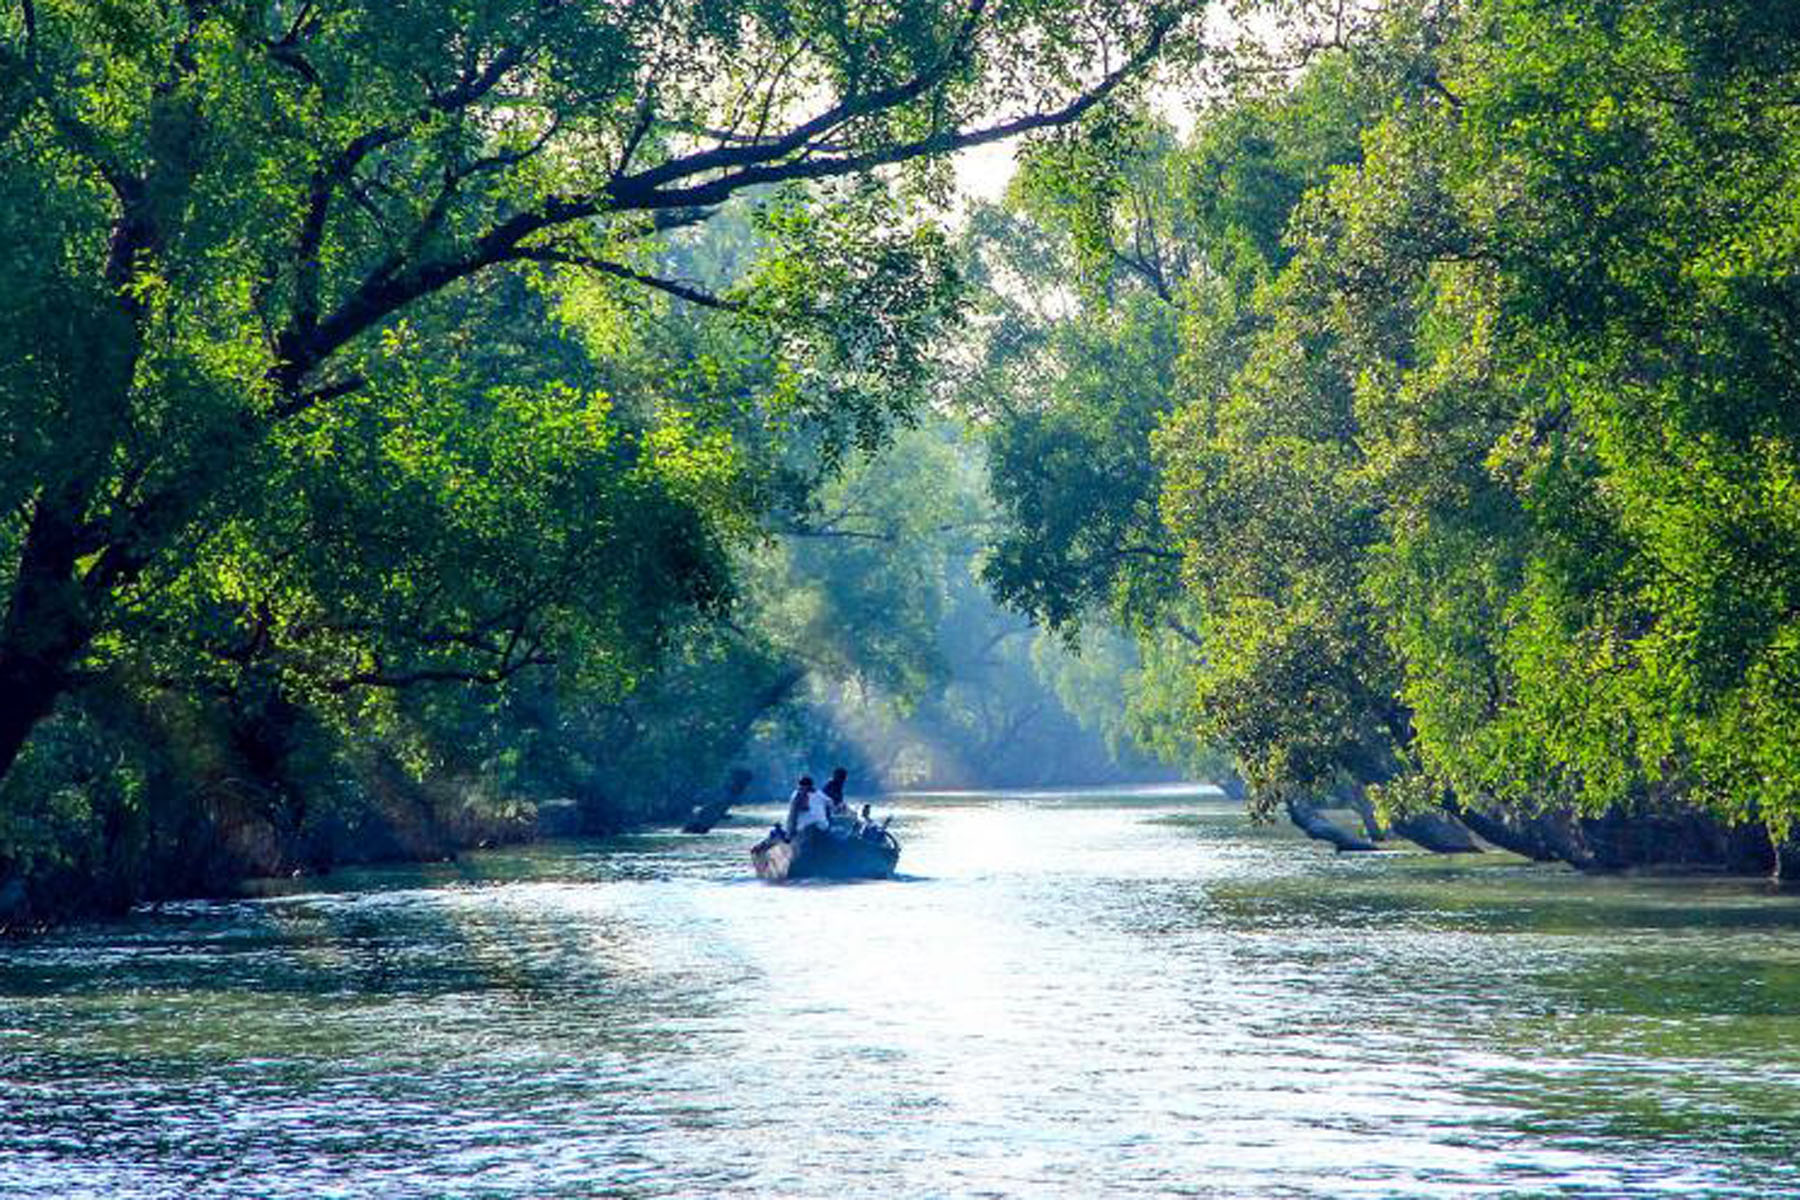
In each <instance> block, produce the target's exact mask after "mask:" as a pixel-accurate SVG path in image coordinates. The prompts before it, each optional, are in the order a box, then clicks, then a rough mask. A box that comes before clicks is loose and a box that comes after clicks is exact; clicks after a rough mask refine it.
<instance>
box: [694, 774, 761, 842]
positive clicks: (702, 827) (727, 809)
mask: <svg viewBox="0 0 1800 1200" xmlns="http://www.w3.org/2000/svg"><path fill="white" fill-rule="evenodd" d="M752 778H754V776H752V775H751V774H750V772H748V771H746V770H745V769H744V768H742V767H733V768H732V769H731V777H730V779H729V781H728V782H727V783H726V784H725V794H724V795H723V796H721V797H720V798H719V799H717V800H712V801H708V802H707V803H705V804H696V805H694V811H693V812H691V813H689V814H688V819H687V823H686V824H685V825H683V826H682V827H681V832H683V833H711V832H712V827H713V826H714V825H717V824H718V823H719V822H720V821H723V820H724V819H725V818H726V817H727V816H729V815H730V814H731V806H732V805H733V804H736V803H737V802H738V801H739V800H742V799H743V798H744V793H745V792H747V791H749V790H750V780H751V779H752Z"/></svg>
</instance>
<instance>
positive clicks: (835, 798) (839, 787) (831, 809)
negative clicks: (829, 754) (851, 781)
mask: <svg viewBox="0 0 1800 1200" xmlns="http://www.w3.org/2000/svg"><path fill="white" fill-rule="evenodd" d="M848 778H850V772H848V771H846V770H844V768H842V767H833V768H832V769H831V778H830V779H827V780H826V781H825V786H824V787H822V788H820V789H819V790H820V791H822V792H824V793H825V801H826V804H825V815H826V816H828V817H833V818H836V817H847V816H849V815H850V807H849V805H847V804H845V803H844V781H845V780H846V779H848Z"/></svg>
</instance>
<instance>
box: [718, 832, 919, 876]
mask: <svg viewBox="0 0 1800 1200" xmlns="http://www.w3.org/2000/svg"><path fill="white" fill-rule="evenodd" d="M869 830H873V832H872V833H871V832H869ZM877 835H879V836H877ZM750 861H751V862H752V863H754V864H755V865H756V874H757V876H758V877H759V878H761V879H765V880H767V881H768V882H770V883H781V882H783V881H785V880H789V879H886V878H887V877H888V876H890V875H892V874H893V873H894V865H895V864H896V863H898V862H899V861H900V843H899V842H898V841H896V840H895V839H894V835H893V834H891V833H889V832H888V831H887V829H886V827H884V826H878V825H877V826H867V827H865V829H864V830H863V831H861V832H858V831H855V830H848V829H846V830H844V831H843V832H841V833H827V832H826V831H825V830H823V829H818V828H812V829H802V830H801V831H800V836H799V837H798V838H797V839H795V840H794V841H791V842H790V841H788V840H787V839H786V838H779V837H775V836H773V835H771V836H769V837H766V838H764V839H763V840H762V841H760V842H758V843H757V844H756V845H755V846H754V847H752V849H751V851H750Z"/></svg>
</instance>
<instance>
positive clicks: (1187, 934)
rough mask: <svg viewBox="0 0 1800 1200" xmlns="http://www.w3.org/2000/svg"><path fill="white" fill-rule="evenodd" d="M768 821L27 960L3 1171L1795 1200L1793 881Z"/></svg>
mask: <svg viewBox="0 0 1800 1200" xmlns="http://www.w3.org/2000/svg"><path fill="white" fill-rule="evenodd" d="M772 811H773V810H754V809H753V810H749V814H748V816H746V817H745V818H744V819H743V820H741V821H740V822H738V823H735V824H733V825H729V826H726V827H724V828H722V829H720V830H719V831H717V832H715V833H714V834H712V835H709V836H706V837H702V838H683V837H680V836H677V835H668V836H661V835H658V836H648V837H634V838H625V839H617V840H615V841H613V842H609V843H583V844H569V845H561V846H542V847H535V848H530V849H525V850H517V851H506V852H496V853H492V854H487V855H480V856H472V857H471V858H470V859H468V860H466V861H465V862H463V863H461V864H457V865H454V866H450V867H437V868H412V869H393V870H386V871H375V872H364V873H362V874H361V875H357V876H349V877H346V878H345V879H343V880H339V881H334V886H335V887H338V888H342V889H344V890H335V891H312V892H307V893H304V894H296V895H291V896H287V897H283V898H278V899H271V900H266V901H256V902H237V903H221V904H187V905H178V906H170V907H168V908H166V909H165V910H163V911H161V912H157V913H147V914H141V915H139V916H136V917H134V918H132V919H131V920H129V921H125V922H121V923H117V924H112V925H104V926H94V927H89V928H85V929H79V930H71V931H65V932H63V933H59V934H57V935H55V936H52V937H49V938H45V939H42V940H40V941H36V942H30V943H21V944H15V945H11V946H6V947H4V948H0V1079H3V1080H4V1084H5V1086H4V1089H0V1195H3V1196H46V1197H48V1196H59V1197H60V1196H70V1195H81V1194H94V1195H108V1196H190V1195H192V1196H218V1197H225V1196H231V1197H273V1196H295V1197H299V1196H319V1195H331V1196H396V1195H398V1196H498V1195H519V1196H524V1195H546V1194H559V1195H617V1196H643V1197H650V1196H723V1195H733V1196H750V1195H756V1196H829V1197H833V1198H834V1200H836V1198H842V1197H852V1196H1031V1197H1037V1196H1069V1197H1091V1196H1096V1195H1102V1194H1104V1195H1107V1196H1153V1195H1154V1196H1165V1195H1168V1196H1173V1195H1182V1196H1217V1197H1251V1196H1268V1197H1274V1196H1351V1195H1356V1196H1362V1195H1367V1196H1446V1197H1450V1196H1457V1197H1460V1196H1474V1195H1514V1196H1517V1195H1580V1196H1601V1195H1604V1196H1650V1195H1669V1194H1680V1195H1696V1194H1708V1195H1716V1196H1742V1197H1753V1196H1755V1197H1760V1196H1768V1197H1774V1196H1791V1195H1794V1194H1796V1193H1800V1169H1797V1168H1796V1167H1795V1165H1794V1159H1795V1151H1796V1149H1797V1148H1800V1147H1797V1140H1800V1138H1797V1134H1800V1021H1797V1020H1796V1018H1797V1017H1800V937H1796V934H1797V933H1800V904H1797V903H1796V902H1795V901H1793V900H1791V899H1784V898H1778V897H1772V896H1767V895H1765V894H1763V893H1761V892H1760V891H1759V890H1758V889H1757V888H1756V887H1755V886H1754V885H1750V884H1744V883H1732V882H1713V883H1694V882H1672V881H1631V880H1619V879H1612V880H1595V879H1583V878H1578V877H1574V876H1571V875H1565V874H1561V873H1554V872H1549V871H1545V870H1543V869H1540V868H1534V867H1524V866H1519V865H1514V864H1510V863H1495V862H1481V863H1453V864H1446V863H1443V862H1441V861H1439V860H1428V859H1425V858H1422V857H1413V856H1396V855H1381V856H1376V857H1373V858H1361V859H1351V858H1345V859H1338V858H1333V857H1331V856H1329V855H1328V854H1325V853H1323V852H1321V851H1320V850H1319V849H1318V848H1317V847H1316V846H1313V845H1310V844H1304V843H1301V842H1298V841H1296V840H1295V839H1294V838H1293V837H1292V836H1290V835H1289V834H1288V833H1287V832H1286V831H1282V830H1269V829H1259V828H1255V827H1252V826H1250V825H1248V824H1247V823H1246V822H1245V821H1244V820H1243V818H1242V817H1241V816H1239V815H1238V814H1237V813H1235V812H1234V811H1233V810H1231V809H1230V808H1229V806H1227V805H1225V804H1224V802H1223V801H1221V800H1218V799H1217V798H1216V797H1197V796H1195V795H1193V794H1191V793H1190V794H1186V795H1183V794H1179V793H1172V792H1167V791H1164V792H1160V793H1156V794H1136V795H1114V796H1094V795H1086V796H1083V795H1077V794H1070V793H1057V794H1024V793H1010V794H1005V793H998V794H989V795H961V796H949V795H945V796H933V797H913V798H906V799H902V800H901V802H900V803H899V805H898V811H899V813H900V814H901V815H900V817H899V819H898V821H897V823H896V828H897V829H898V831H899V832H900V835H901V837H902V838H903V839H904V840H905V843H906V853H905V856H904V857H903V859H902V862H901V866H902V869H903V871H904V872H905V873H906V874H905V878H903V879H901V880H897V881H894V882H888V883H875V884H855V885H837V886H830V885H807V886H791V887H766V886H763V885H760V884H757V883H755V882H754V881H753V880H752V879H751V878H750V875H749V871H748V865H747V862H746V859H745V848H746V846H747V844H748V843H749V842H750V841H751V840H753V839H754V837H755V836H756V834H757V831H758V829H759V828H760V826H761V825H762V824H764V823H766V821H767V819H768V818H769V816H770V814H771V813H772Z"/></svg>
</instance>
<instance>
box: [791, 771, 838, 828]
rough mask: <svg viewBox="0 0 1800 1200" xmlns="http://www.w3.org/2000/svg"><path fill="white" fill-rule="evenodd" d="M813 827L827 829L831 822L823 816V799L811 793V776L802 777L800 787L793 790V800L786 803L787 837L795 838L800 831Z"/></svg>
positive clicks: (813, 792)
mask: <svg viewBox="0 0 1800 1200" xmlns="http://www.w3.org/2000/svg"><path fill="white" fill-rule="evenodd" d="M813 825H817V826H818V827H819V828H821V829H829V828H830V827H831V820H830V818H828V817H827V816H826V815H825V802H824V798H823V797H821V796H820V795H819V793H817V792H815V791H813V781H812V776H811V775H802V776H801V777H800V786H799V787H797V788H795V789H794V795H793V798H792V799H791V800H789V801H788V815H787V828H788V837H790V838H797V837H799V836H800V832H801V830H803V829H806V828H808V827H809V826H813Z"/></svg>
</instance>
